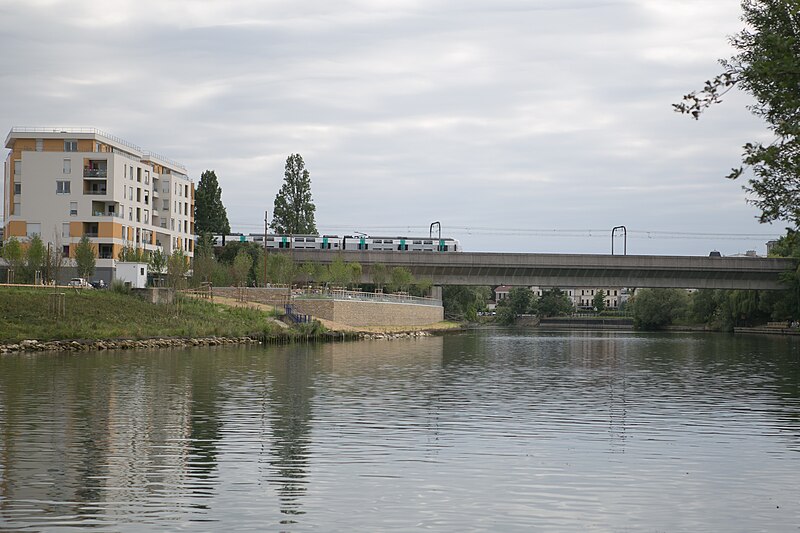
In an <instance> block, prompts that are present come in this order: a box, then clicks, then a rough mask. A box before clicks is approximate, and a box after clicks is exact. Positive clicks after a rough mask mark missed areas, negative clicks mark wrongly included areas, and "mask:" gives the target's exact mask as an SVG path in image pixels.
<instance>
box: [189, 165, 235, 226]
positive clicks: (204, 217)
mask: <svg viewBox="0 0 800 533" xmlns="http://www.w3.org/2000/svg"><path fill="white" fill-rule="evenodd" d="M194 226H195V231H197V233H198V234H199V235H202V234H206V233H208V234H213V233H216V234H220V235H227V234H229V233H230V232H231V225H230V224H229V223H228V213H227V212H226V211H225V206H224V205H223V203H222V187H220V185H219V182H218V181H217V174H216V173H215V172H214V171H213V170H206V171H205V172H203V173H202V174H201V175H200V182H199V183H198V184H197V190H196V191H195V193H194Z"/></svg>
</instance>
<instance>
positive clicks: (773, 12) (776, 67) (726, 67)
mask: <svg viewBox="0 0 800 533" xmlns="http://www.w3.org/2000/svg"><path fill="white" fill-rule="evenodd" d="M798 10H800V1H798V0H743V1H742V20H743V21H744V22H745V28H744V29H743V30H742V31H741V32H739V33H737V34H736V35H734V36H732V37H731V38H730V42H731V44H732V45H733V47H734V48H735V49H736V50H737V51H738V53H737V54H736V55H734V56H733V57H732V58H730V59H728V60H722V61H720V63H721V65H722V67H723V68H722V70H723V72H722V73H721V74H720V75H718V76H717V77H715V78H714V79H712V80H709V81H707V82H706V84H705V87H704V88H703V89H702V90H700V91H695V92H692V93H689V94H687V95H686V96H684V98H683V101H682V102H681V103H678V104H674V107H675V109H676V110H677V111H679V112H681V113H686V114H689V115H690V116H692V117H694V118H695V119H697V118H698V117H699V116H700V115H701V114H702V113H703V111H705V110H706V109H707V108H708V107H709V106H711V105H713V104H716V103H718V102H720V101H721V97H722V96H723V95H724V94H725V93H727V92H728V91H729V90H731V89H732V88H734V87H739V88H741V89H742V90H744V91H745V92H747V93H749V94H750V95H752V96H753V97H754V98H755V100H756V104H755V105H752V106H750V107H749V109H750V111H751V112H752V113H753V114H754V115H756V116H758V117H760V118H762V119H763V120H764V121H766V123H767V127H768V129H769V130H771V131H772V133H773V134H774V135H775V139H774V140H773V141H771V142H769V143H767V144H764V143H761V142H748V143H747V144H745V145H744V152H743V155H742V163H743V165H742V166H740V167H738V168H734V169H733V171H732V172H731V173H730V174H729V175H728V177H729V178H732V179H735V178H738V177H739V176H741V175H742V174H743V172H744V168H745V167H749V168H750V169H751V171H752V174H753V177H752V178H751V179H749V181H748V183H749V186H745V187H744V189H745V190H746V191H748V192H749V193H751V194H752V195H753V196H754V199H753V200H751V202H752V203H753V204H754V205H755V206H756V207H758V208H759V209H760V210H761V215H760V217H759V218H760V220H761V222H772V221H775V220H786V221H790V222H792V223H793V224H794V225H795V226H798V225H800V157H798V154H800V120H798V119H799V118H800V116H799V113H800V112H799V111H798V110H800V89H798V88H800V29H798Z"/></svg>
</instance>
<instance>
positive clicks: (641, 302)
mask: <svg viewBox="0 0 800 533" xmlns="http://www.w3.org/2000/svg"><path fill="white" fill-rule="evenodd" d="M632 307H633V325H634V327H635V328H636V329H645V330H653V329H662V328H664V327H665V326H669V325H670V324H672V323H673V322H675V321H676V320H678V319H681V318H683V317H685V316H686V311H687V307H688V296H687V295H686V291H684V290H680V289H642V290H641V291H639V292H637V293H636V296H634V297H633V299H632Z"/></svg>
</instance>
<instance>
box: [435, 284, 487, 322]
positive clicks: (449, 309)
mask: <svg viewBox="0 0 800 533" xmlns="http://www.w3.org/2000/svg"><path fill="white" fill-rule="evenodd" d="M491 297H492V289H491V287H486V286H482V285H478V286H467V285H445V286H444V287H442V305H443V306H444V314H445V316H447V317H449V318H453V319H456V320H469V321H475V320H477V318H478V311H482V310H484V309H486V302H488V301H489V299H490V298H491Z"/></svg>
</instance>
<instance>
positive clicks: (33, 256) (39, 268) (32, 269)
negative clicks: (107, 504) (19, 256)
mask: <svg viewBox="0 0 800 533" xmlns="http://www.w3.org/2000/svg"><path fill="white" fill-rule="evenodd" d="M46 264H47V248H45V245H44V242H43V241H42V238H41V237H40V236H39V234H38V233H37V234H34V235H33V237H31V239H30V242H29V243H28V249H27V250H26V251H25V267H24V268H23V277H24V279H25V281H27V282H28V283H33V282H34V281H36V272H39V273H40V275H42V276H43V274H44V269H45V266H46Z"/></svg>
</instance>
